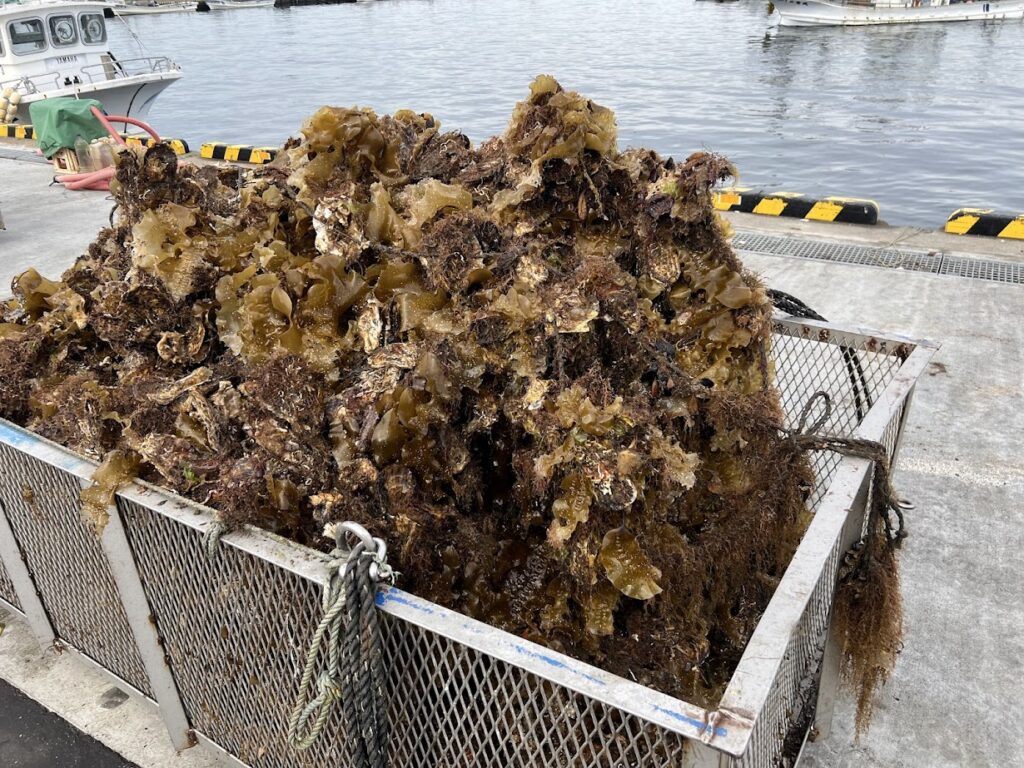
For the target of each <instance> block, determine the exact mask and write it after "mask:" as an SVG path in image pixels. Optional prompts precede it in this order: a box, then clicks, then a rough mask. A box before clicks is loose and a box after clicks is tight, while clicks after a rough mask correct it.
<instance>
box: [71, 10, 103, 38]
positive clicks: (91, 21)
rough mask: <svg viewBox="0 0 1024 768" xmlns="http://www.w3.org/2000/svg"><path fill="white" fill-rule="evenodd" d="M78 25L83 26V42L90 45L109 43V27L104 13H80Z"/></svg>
mask: <svg viewBox="0 0 1024 768" xmlns="http://www.w3.org/2000/svg"><path fill="white" fill-rule="evenodd" d="M78 23H79V24H80V25H81V26H82V40H83V41H84V42H86V43H89V44H90V45H99V44H100V43H105V42H107V25H106V24H105V23H104V22H103V14H102V13H80V14H78Z"/></svg>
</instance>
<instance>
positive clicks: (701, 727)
mask: <svg viewBox="0 0 1024 768" xmlns="http://www.w3.org/2000/svg"><path fill="white" fill-rule="evenodd" d="M654 709H655V710H656V711H658V712H660V713H661V714H663V715H668V716H669V717H671V718H672V719H673V720H680V721H682V722H684V723H686V724H688V725H692V726H693V727H694V728H696V729H697V730H698V731H700V732H701V733H713V734H714V735H715V736H725V735H726V734H727V733H728V731H727V730H726V729H725V728H722V727H721V726H719V725H711V724H710V723H705V722H704V721H703V720H698V719H697V718H695V717H690V716H689V715H684V714H683V713H682V712H675V711H673V710H671V709H665V708H664V707H659V706H657V705H655V706H654Z"/></svg>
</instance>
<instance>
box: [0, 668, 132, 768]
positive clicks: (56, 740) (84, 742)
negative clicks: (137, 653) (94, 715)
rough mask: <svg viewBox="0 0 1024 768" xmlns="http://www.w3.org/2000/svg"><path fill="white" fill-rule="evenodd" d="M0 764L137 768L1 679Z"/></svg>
mask: <svg viewBox="0 0 1024 768" xmlns="http://www.w3.org/2000/svg"><path fill="white" fill-rule="evenodd" d="M113 699H116V697H115V696H112V697H111V700H113ZM0 765H2V766H4V768H56V767H57V766H59V767H60V768H137V766H135V763H129V762H128V761H127V760H125V759H124V758H122V757H121V756H120V755H118V754H117V753H116V752H114V751H113V750H111V749H108V748H107V747H105V746H103V745H102V744H101V743H100V742H98V741H96V739H94V738H93V737H92V736H89V735H88V734H85V733H82V732H81V731H80V730H78V729H77V728H75V727H74V726H72V725H71V724H70V723H68V721H67V720H64V719H63V718H61V717H60V716H58V715H55V714H54V713H53V712H50V711H49V710H48V709H45V708H44V707H43V706H41V705H40V704H37V703H36V702H35V701H33V700H32V699H30V698H29V697H28V696H26V695H25V694H23V693H22V692H21V691H19V690H18V689H17V688H15V687H14V686H12V685H10V684H9V683H7V682H5V681H4V680H0Z"/></svg>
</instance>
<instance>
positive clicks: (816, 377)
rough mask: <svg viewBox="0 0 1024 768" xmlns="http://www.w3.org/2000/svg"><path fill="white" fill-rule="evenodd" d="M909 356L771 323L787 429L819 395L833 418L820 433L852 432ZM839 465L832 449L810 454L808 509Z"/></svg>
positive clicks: (899, 349)
mask: <svg viewBox="0 0 1024 768" xmlns="http://www.w3.org/2000/svg"><path fill="white" fill-rule="evenodd" d="M908 354H909V348H908V347H907V345H906V344H904V343H893V342H890V341H887V340H884V339H878V338H876V337H859V336H854V335H849V334H842V333H838V332H834V331H823V330H822V329H820V328H814V327H810V326H807V325H805V324H802V323H793V322H792V321H783V322H778V323H776V325H775V333H774V336H773V338H772V359H773V361H774V365H775V383H776V386H777V387H778V390H779V398H780V400H781V402H782V408H783V410H784V411H785V413H786V425H787V426H788V427H790V428H795V427H796V426H797V421H798V418H799V415H800V412H801V410H802V409H803V407H804V404H805V403H807V402H808V401H809V400H810V399H811V397H812V396H813V395H814V394H815V393H816V392H818V391H821V392H825V393H827V394H828V395H829V397H830V398H831V402H832V414H831V416H830V417H829V419H828V420H827V421H826V422H825V425H824V426H823V428H822V432H823V433H825V434H833V435H848V434H851V433H852V432H853V431H854V430H855V429H856V428H857V427H858V425H859V424H860V423H861V421H862V420H863V419H864V417H865V416H866V415H867V412H868V410H869V409H870V408H871V406H872V405H873V404H874V402H875V400H876V399H877V397H878V395H879V394H880V393H881V392H882V390H883V389H884V388H885V386H886V385H887V384H888V383H889V382H890V381H892V378H893V376H895V375H896V372H897V371H898V370H899V368H900V365H902V363H903V361H904V360H905V359H906V357H907V355H908ZM876 437H877V436H876ZM840 461H842V456H840V455H839V454H837V453H833V452H831V451H815V452H812V454H811V465H812V466H813V468H814V474H815V478H816V480H817V482H816V486H815V490H814V493H813V494H812V496H811V498H810V500H809V504H810V506H811V508H812V509H813V508H816V507H817V505H818V504H819V503H820V501H821V499H822V497H823V496H824V494H825V491H826V490H827V489H828V486H829V484H830V483H831V482H832V477H833V476H834V474H835V471H836V468H837V467H838V466H839V463H840Z"/></svg>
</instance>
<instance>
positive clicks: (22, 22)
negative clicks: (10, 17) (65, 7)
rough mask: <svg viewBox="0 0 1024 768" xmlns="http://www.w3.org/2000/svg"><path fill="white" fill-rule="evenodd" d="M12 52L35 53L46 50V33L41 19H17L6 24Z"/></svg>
mask: <svg viewBox="0 0 1024 768" xmlns="http://www.w3.org/2000/svg"><path fill="white" fill-rule="evenodd" d="M7 32H8V34H9V35H10V36H11V50H12V51H13V52H14V53H21V54H25V53H35V52H36V51H45V50H46V33H45V32H44V31H43V20H42V19H18V20H17V21H12V22H11V23H10V24H8V25H7Z"/></svg>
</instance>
